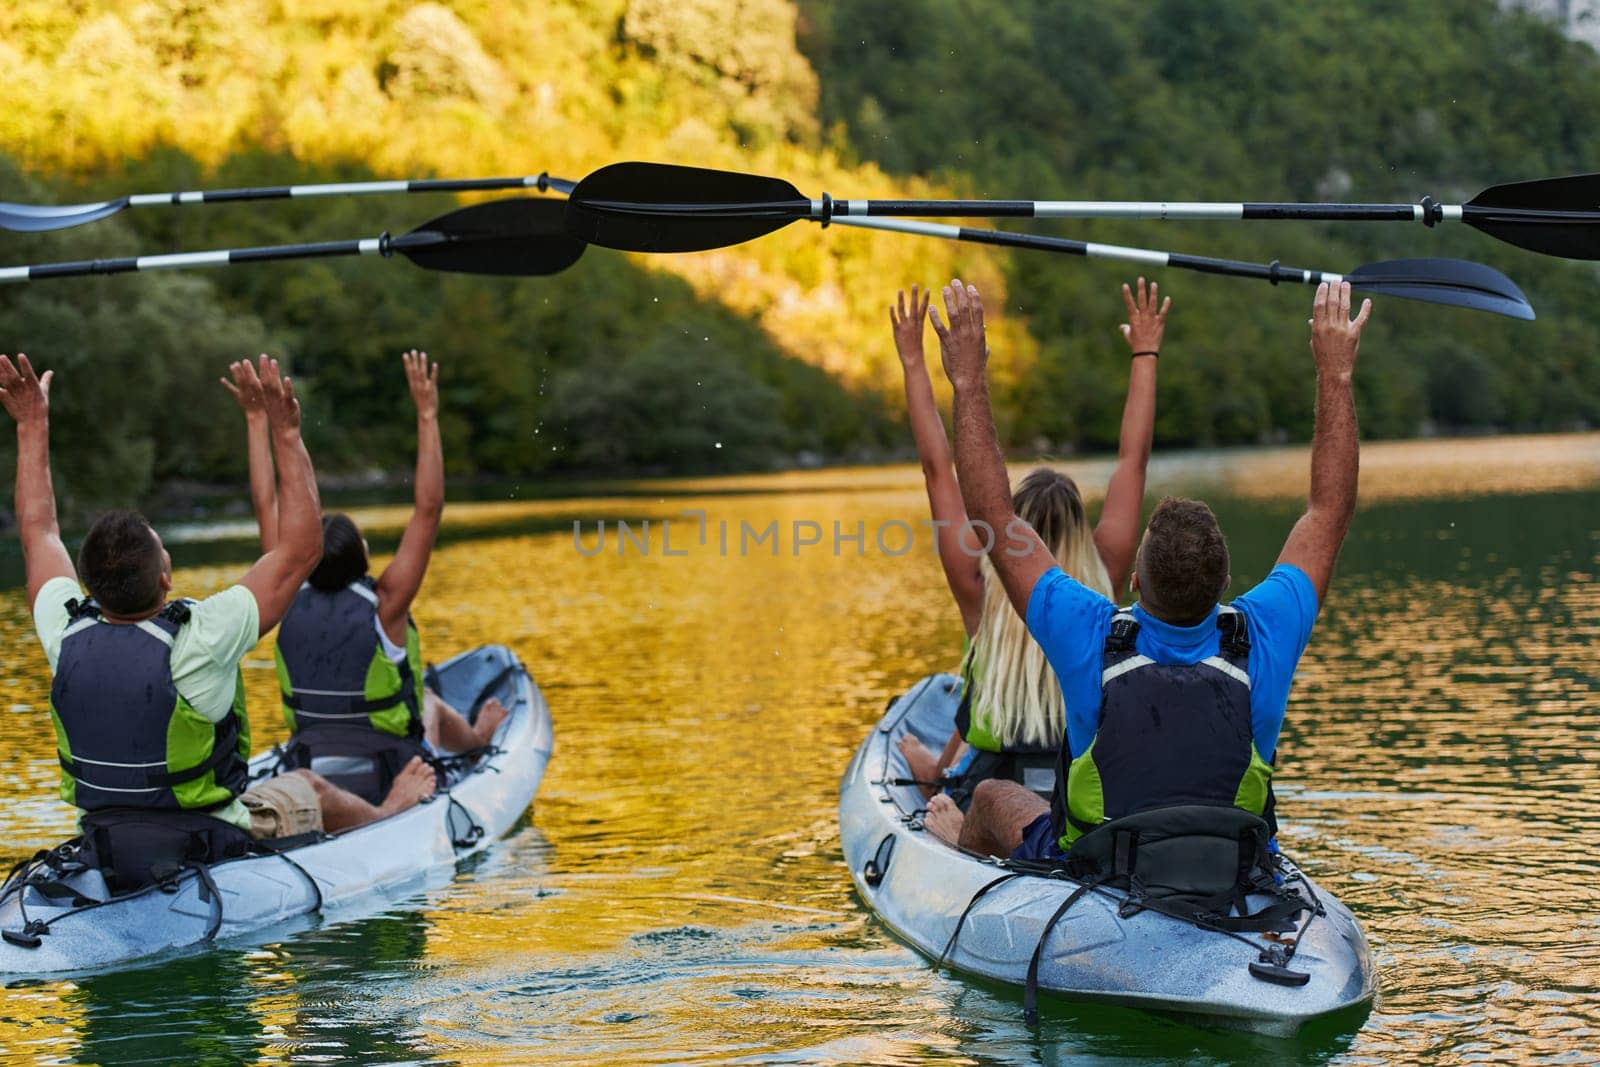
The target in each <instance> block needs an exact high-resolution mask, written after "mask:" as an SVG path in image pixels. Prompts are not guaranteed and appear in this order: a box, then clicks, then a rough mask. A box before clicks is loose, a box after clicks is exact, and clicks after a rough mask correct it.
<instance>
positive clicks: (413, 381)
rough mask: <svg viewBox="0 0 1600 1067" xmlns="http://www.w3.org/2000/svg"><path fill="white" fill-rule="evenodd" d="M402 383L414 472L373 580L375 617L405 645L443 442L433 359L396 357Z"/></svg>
mask: <svg viewBox="0 0 1600 1067" xmlns="http://www.w3.org/2000/svg"><path fill="white" fill-rule="evenodd" d="M401 358H402V359H403V360H404V362H405V368H406V384H407V385H409V386H410V387H411V400H412V402H413V403H414V404H416V407H417V476H416V484H415V486H414V489H413V492H414V494H415V502H414V504H413V505H412V508H411V521H410V522H408V523H406V532H405V533H404V534H402V535H401V537H400V547H399V548H397V549H396V550H395V553H394V559H392V560H390V561H389V565H388V566H387V567H385V568H384V569H383V575H382V577H380V578H379V579H378V619H379V620H380V621H381V622H382V624H383V632H384V633H386V634H388V635H389V640H391V641H393V642H394V643H395V644H397V645H404V644H405V636H406V616H407V615H408V614H409V612H410V611H411V602H412V601H413V600H415V599H416V598H417V590H419V589H421V588H422V578H423V576H424V575H425V574H427V573H428V557H430V556H432V555H433V542H434V539H435V538H436V537H437V536H438V534H439V520H440V518H441V517H443V515H444V445H443V444H442V443H441V442H440V440H439V364H437V363H434V364H432V365H431V366H430V365H429V362H428V354H427V353H426V352H418V351H416V350H415V349H413V350H412V351H410V352H407V353H406V354H405V355H404V356H403V357H401Z"/></svg>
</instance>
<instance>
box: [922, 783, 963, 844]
mask: <svg viewBox="0 0 1600 1067" xmlns="http://www.w3.org/2000/svg"><path fill="white" fill-rule="evenodd" d="M966 821H967V817H966V816H965V815H963V814H962V813H961V809H960V808H958V807H956V802H955V801H953V800H951V799H950V798H949V797H948V796H946V795H945V794H943V793H940V794H939V795H938V796H936V797H933V798H931V799H930V800H929V801H928V812H927V814H926V815H924V816H923V817H922V826H923V829H925V830H927V831H928V832H929V833H930V834H932V835H933V836H934V837H937V838H938V839H939V840H940V841H943V842H944V843H945V844H947V845H949V846H950V847H951V848H955V847H956V844H957V842H959V841H960V840H961V824H962V823H964V822H966Z"/></svg>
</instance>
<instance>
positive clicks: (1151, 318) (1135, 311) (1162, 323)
mask: <svg viewBox="0 0 1600 1067" xmlns="http://www.w3.org/2000/svg"><path fill="white" fill-rule="evenodd" d="M1160 295H1161V286H1160V285H1158V284H1157V283H1155V282H1151V283H1150V291H1149V292H1148V293H1146V292H1145V287H1144V279H1143V278H1140V279H1139V296H1138V299H1137V300H1135V299H1134V294H1133V290H1131V289H1129V288H1128V286H1127V284H1126V283H1124V284H1123V286H1122V302H1123V303H1124V304H1126V305H1128V321H1127V322H1125V323H1123V324H1122V337H1123V339H1124V340H1125V341H1127V342H1128V350H1129V351H1130V352H1132V353H1133V354H1134V355H1135V356H1140V355H1155V354H1157V353H1159V352H1160V351H1161V339H1162V337H1163V336H1164V335H1165V334H1166V332H1167V309H1168V308H1170V307H1172V297H1170V296H1169V297H1167V299H1166V300H1164V301H1161V302H1160V304H1159V307H1160V309H1161V310H1160V311H1157V310H1156V308H1157V306H1158V304H1157V298H1158V297H1160Z"/></svg>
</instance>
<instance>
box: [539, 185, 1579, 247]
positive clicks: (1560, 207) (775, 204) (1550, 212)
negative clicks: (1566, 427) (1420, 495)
mask: <svg viewBox="0 0 1600 1067" xmlns="http://www.w3.org/2000/svg"><path fill="white" fill-rule="evenodd" d="M568 203H569V208H568V212H567V223H568V226H569V227H570V228H571V231H572V234H573V235H574V236H576V237H581V238H583V239H584V240H586V241H588V242H590V243H591V244H597V245H604V246H606V247H608V248H618V249H621V250H623V251H627V252H699V251H704V250H706V249H710V248H722V247H724V246H726V245H731V244H738V243H739V242H741V241H748V240H750V239H752V238H754V237H760V236H762V235H763V234H768V233H771V232H772V231H774V230H777V229H781V228H782V227H784V226H786V225H788V224H789V223H790V222H793V221H794V220H795V219H811V220H812V221H816V222H826V221H830V220H834V221H837V220H840V219H842V218H843V217H857V216H870V215H879V216H884V215H910V216H946V217H977V218H1141V219H1144V218H1148V219H1306V220H1314V219H1320V220H1324V221H1344V222H1352V221H1366V222H1376V221H1406V222H1421V223H1423V224H1424V225H1427V226H1433V225H1434V224H1435V223H1438V222H1445V221H1453V220H1460V221H1462V222H1465V223H1466V224H1467V225H1468V226H1471V227H1473V228H1474V229H1477V230H1480V231H1482V232H1483V233H1486V234H1488V235H1489V236H1491V237H1495V238H1498V239H1499V240H1502V241H1505V242H1508V243H1510V244H1514V245H1516V246H1518V247H1519V248H1526V249H1529V250H1530V251H1533V252H1542V253H1544V254H1546V255H1552V256H1561V257H1564V258H1567V259H1600V174H1577V175H1573V176H1571V177H1567V178H1547V179H1543V180H1539V181H1525V182H1514V183H1511V184H1509V185H1496V186H1493V187H1491V188H1489V189H1485V190H1484V191H1483V192H1481V193H1479V194H1478V195H1477V196H1476V197H1474V198H1473V199H1472V200H1470V201H1468V202H1467V203H1465V204H1455V205H1451V204H1437V203H1434V201H1433V199H1432V198H1431V197H1423V199H1422V201H1421V203H1418V204H1275V203H1237V204H1229V203H1199V204H1189V203H1164V202H1160V201H1131V202H1118V201H1072V200H835V199H833V198H832V197H831V196H829V195H828V194H826V193H824V194H823V195H822V197H821V198H820V199H811V198H809V197H806V196H803V195H802V194H801V193H800V191H799V190H798V189H796V188H795V187H794V186H793V185H790V184H789V183H788V182H786V181H783V180H782V179H780V178H767V177H762V176H760V175H753V174H739V173H737V172H733V171H721V170H707V169H704V168H700V167H680V166H676V165H672V164H666V163H614V164H612V165H611V166H609V167H602V168H601V169H600V170H597V171H595V172H594V173H593V174H591V175H589V176H588V177H587V178H585V179H583V181H581V182H579V183H578V184H577V186H576V187H575V188H574V189H573V190H572V193H571V199H570V200H569V201H568Z"/></svg>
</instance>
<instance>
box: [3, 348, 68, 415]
mask: <svg viewBox="0 0 1600 1067" xmlns="http://www.w3.org/2000/svg"><path fill="white" fill-rule="evenodd" d="M55 373H56V372H55V371H53V370H47V371H45V372H44V376H43V377H40V376H39V375H37V374H35V373H34V372H33V364H31V363H29V362H28V357H27V356H25V355H23V354H22V353H20V352H19V353H17V362H16V364H15V365H13V364H12V362H11V359H10V357H8V356H0V405H3V406H4V407H5V409H6V413H7V414H8V415H10V416H11V417H12V418H13V419H15V420H17V425H19V426H20V425H22V424H24V423H28V422H33V421H36V420H38V421H43V420H44V419H47V418H48V417H49V415H50V379H51V378H53V377H55Z"/></svg>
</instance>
